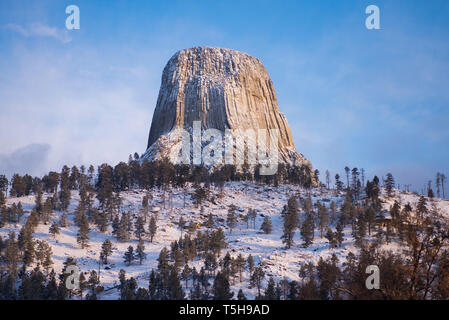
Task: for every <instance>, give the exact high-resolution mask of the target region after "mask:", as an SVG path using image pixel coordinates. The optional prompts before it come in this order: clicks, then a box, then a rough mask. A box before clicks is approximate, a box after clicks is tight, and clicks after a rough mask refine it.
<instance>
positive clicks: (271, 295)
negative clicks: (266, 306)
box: [264, 277, 276, 300]
mask: <svg viewBox="0 0 449 320" xmlns="http://www.w3.org/2000/svg"><path fill="white" fill-rule="evenodd" d="M275 287H276V284H275V282H274V279H273V277H270V280H268V285H267V288H266V289H265V295H264V299H265V300H276V288H275Z"/></svg>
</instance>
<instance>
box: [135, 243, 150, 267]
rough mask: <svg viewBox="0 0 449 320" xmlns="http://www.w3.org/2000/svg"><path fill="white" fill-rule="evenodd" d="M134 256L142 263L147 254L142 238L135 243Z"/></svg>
mask: <svg viewBox="0 0 449 320" xmlns="http://www.w3.org/2000/svg"><path fill="white" fill-rule="evenodd" d="M136 257H137V259H139V263H140V264H142V261H143V260H145V259H146V258H147V255H146V253H145V245H144V244H143V241H142V240H140V241H139V244H138V245H137V249H136Z"/></svg>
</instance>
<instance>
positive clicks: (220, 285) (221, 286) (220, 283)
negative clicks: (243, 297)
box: [213, 272, 234, 300]
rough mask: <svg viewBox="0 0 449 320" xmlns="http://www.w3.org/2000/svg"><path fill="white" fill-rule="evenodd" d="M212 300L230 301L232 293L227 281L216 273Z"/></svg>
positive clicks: (223, 276) (222, 275) (219, 273)
mask: <svg viewBox="0 0 449 320" xmlns="http://www.w3.org/2000/svg"><path fill="white" fill-rule="evenodd" d="M213 291H214V300H231V299H232V297H233V296H234V292H232V291H231V288H230V285H229V281H228V279H227V278H226V276H225V275H224V274H222V273H221V272H218V273H217V275H216V277H215V279H214V285H213Z"/></svg>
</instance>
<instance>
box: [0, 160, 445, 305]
mask: <svg viewBox="0 0 449 320" xmlns="http://www.w3.org/2000/svg"><path fill="white" fill-rule="evenodd" d="M254 172H255V174H254ZM321 180H323V181H321ZM314 181H315V182H314ZM434 185H435V189H433V188H432V182H429V184H428V189H427V190H426V192H425V194H418V193H416V192H410V191H409V190H407V188H406V187H405V188H402V189H401V188H399V186H398V183H397V182H396V181H395V179H394V177H393V175H392V174H390V173H389V174H387V175H386V176H385V177H380V178H379V177H377V176H374V177H372V178H371V179H368V177H366V176H365V171H364V170H363V169H360V170H359V169H357V168H353V169H350V168H348V167H346V168H344V173H343V176H340V175H339V174H335V176H334V177H331V174H330V172H329V171H326V172H325V175H324V179H320V172H318V171H317V170H316V171H314V172H311V171H310V169H309V167H307V166H303V167H292V166H287V165H282V164H281V165H279V170H278V172H277V173H276V174H275V175H272V176H260V175H258V174H257V168H256V170H251V169H250V168H249V167H245V166H243V167H241V168H236V167H235V166H232V165H226V166H222V167H220V168H216V169H214V170H207V169H206V168H205V167H203V166H187V165H173V164H171V163H170V162H169V161H154V162H149V161H147V160H144V159H139V155H138V154H135V155H134V156H133V157H131V156H130V158H129V161H128V162H127V163H125V162H120V163H119V164H117V165H116V166H114V167H112V166H110V165H108V164H102V165H101V166H98V167H97V168H95V167H93V166H90V167H88V168H86V167H84V166H81V167H79V168H78V167H77V166H73V167H71V168H69V167H68V166H64V167H63V168H62V170H61V171H60V172H56V171H51V172H48V173H47V174H45V175H44V176H42V177H32V176H30V175H23V176H21V175H19V174H15V175H13V176H12V178H11V179H10V180H9V179H8V178H7V177H6V176H4V175H1V176H0V213H1V215H0V299H4V300H16V299H18V300H30V299H32V300H33V299H45V300H63V299H75V300H80V299H84V300H96V299H121V300H170V299H173V300H183V299H188V300H228V299H238V300H246V299H263V300H340V299H349V300H351V299H355V300H360V299H382V300H384V299H414V300H430V299H432V300H436V299H438V300H439V299H448V298H449V225H448V218H449V202H448V201H447V200H444V198H445V196H446V193H447V190H445V186H446V178H445V176H444V174H441V173H438V174H437V175H436V179H435V183H434ZM404 189H405V190H404ZM273 194H275V195H276V197H277V198H275V196H273ZM256 204H257V205H256ZM268 205H269V206H268ZM264 206H265V207H264ZM264 208H265V209H264ZM72 252H75V253H76V254H74V255H72V254H71V253H72ZM369 266H375V267H377V268H378V270H379V277H380V281H379V283H378V285H377V287H376V284H375V285H374V288H372V287H371V288H369V285H368V284H367V281H368V280H367V278H368V277H369V276H370V273H368V272H367V268H368V267H369ZM73 270H75V273H73V272H74V271H73ZM76 270H78V273H76ZM75 276H76V277H75Z"/></svg>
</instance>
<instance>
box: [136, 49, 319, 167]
mask: <svg viewBox="0 0 449 320" xmlns="http://www.w3.org/2000/svg"><path fill="white" fill-rule="evenodd" d="M194 121H200V122H201V127H202V129H203V130H204V129H208V128H214V129H218V130H220V131H224V130H226V129H232V130H246V129H253V130H257V129H278V130H279V136H278V150H279V162H284V163H289V164H295V165H300V164H306V165H308V166H310V163H309V161H308V160H307V159H305V157H304V156H302V155H301V154H299V153H298V152H297V151H296V149H295V146H294V144H293V139H292V135H291V131H290V127H289V125H288V123H287V119H286V117H285V115H284V114H282V113H281V112H280V111H279V108H278V103H277V99H276V94H275V91H274V87H273V82H272V81H271V79H270V77H269V76H268V72H267V70H266V69H265V67H264V66H263V64H262V63H261V62H260V61H259V59H257V58H255V57H253V56H250V55H248V54H246V53H243V52H239V51H235V50H230V49H224V48H215V47H195V48H191V49H185V50H181V51H178V52H177V53H176V54H175V55H174V56H173V57H172V58H171V59H170V60H169V61H168V63H167V65H166V66H165V68H164V71H163V74H162V83H161V88H160V91H159V97H158V100H157V105H156V109H155V111H154V115H153V120H152V124H151V129H150V135H149V138H148V147H147V148H148V149H147V152H146V153H145V155H144V156H145V157H146V158H152V159H154V158H161V157H165V156H168V157H171V156H173V155H174V154H176V153H177V152H178V151H179V148H178V149H176V148H174V145H175V144H177V143H179V139H180V137H179V135H177V134H174V132H176V129H185V130H187V131H189V132H191V130H192V125H193V122H194ZM173 150H175V151H173ZM310 167H311V166H310Z"/></svg>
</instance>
